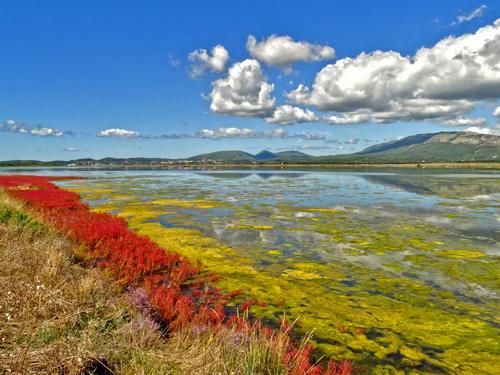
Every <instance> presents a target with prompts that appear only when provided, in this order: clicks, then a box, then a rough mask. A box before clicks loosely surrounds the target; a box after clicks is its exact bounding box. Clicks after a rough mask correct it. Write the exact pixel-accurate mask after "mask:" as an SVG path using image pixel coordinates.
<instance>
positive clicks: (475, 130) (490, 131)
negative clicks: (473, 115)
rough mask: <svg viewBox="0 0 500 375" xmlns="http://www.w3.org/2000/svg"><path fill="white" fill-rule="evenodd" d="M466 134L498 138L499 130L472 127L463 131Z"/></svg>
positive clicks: (496, 128)
mask: <svg viewBox="0 0 500 375" xmlns="http://www.w3.org/2000/svg"><path fill="white" fill-rule="evenodd" d="M465 131H466V132H473V133H479V134H489V135H498V136H500V128H498V127H495V128H481V127H477V126H472V127H470V128H467V129H465Z"/></svg>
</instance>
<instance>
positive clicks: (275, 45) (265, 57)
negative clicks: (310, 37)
mask: <svg viewBox="0 0 500 375" xmlns="http://www.w3.org/2000/svg"><path fill="white" fill-rule="evenodd" d="M247 49H248V52H249V53H250V55H252V57H253V58H255V59H257V60H259V61H262V62H264V63H266V64H267V65H275V66H278V67H280V68H288V67H290V66H291V65H292V64H293V63H295V62H298V61H306V62H312V61H320V60H328V59H333V58H334V57H335V50H334V49H333V48H332V47H329V46H323V45H320V44H311V43H307V42H296V41H294V40H293V39H292V38H291V37H290V36H278V35H271V36H269V37H268V38H267V39H264V40H263V41H261V42H257V40H256V39H255V37H254V36H253V35H249V36H248V39H247Z"/></svg>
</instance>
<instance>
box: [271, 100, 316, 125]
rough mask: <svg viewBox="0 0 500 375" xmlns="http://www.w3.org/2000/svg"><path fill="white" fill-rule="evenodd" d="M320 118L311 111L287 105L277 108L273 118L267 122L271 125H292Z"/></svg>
mask: <svg viewBox="0 0 500 375" xmlns="http://www.w3.org/2000/svg"><path fill="white" fill-rule="evenodd" d="M317 120H318V117H317V116H316V115H315V114H314V112H313V111H311V110H310V109H305V110H304V109H302V108H300V107H294V106H291V105H289V104H285V105H282V106H279V107H278V108H276V109H275V110H274V112H273V115H272V116H271V117H268V118H266V121H267V122H269V123H271V124H279V125H291V124H295V123H301V122H312V121H317Z"/></svg>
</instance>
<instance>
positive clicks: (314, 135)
mask: <svg viewBox="0 0 500 375" xmlns="http://www.w3.org/2000/svg"><path fill="white" fill-rule="evenodd" d="M327 135H329V134H328V133H318V132H301V133H295V134H289V133H287V132H286V131H285V130H284V129H283V128H276V129H272V130H264V131H258V130H255V129H249V128H234V127H233V128H218V129H202V130H198V131H196V132H194V133H184V134H165V135H163V136H161V137H159V138H164V139H187V138H200V139H214V140H217V139H223V138H240V139H245V138H247V139H260V138H281V139H302V140H308V141H321V140H325V139H326V138H327Z"/></svg>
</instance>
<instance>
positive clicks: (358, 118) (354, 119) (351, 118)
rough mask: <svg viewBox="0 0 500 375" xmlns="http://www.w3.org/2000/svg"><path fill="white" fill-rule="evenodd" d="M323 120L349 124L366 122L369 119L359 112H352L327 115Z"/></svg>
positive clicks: (333, 123) (334, 123)
mask: <svg viewBox="0 0 500 375" xmlns="http://www.w3.org/2000/svg"><path fill="white" fill-rule="evenodd" d="M324 120H325V121H326V122H328V123H329V124H332V125H351V124H361V123H363V122H368V121H370V116H368V115H364V114H361V113H354V114H347V115H342V116H327V117H325V118H324Z"/></svg>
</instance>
